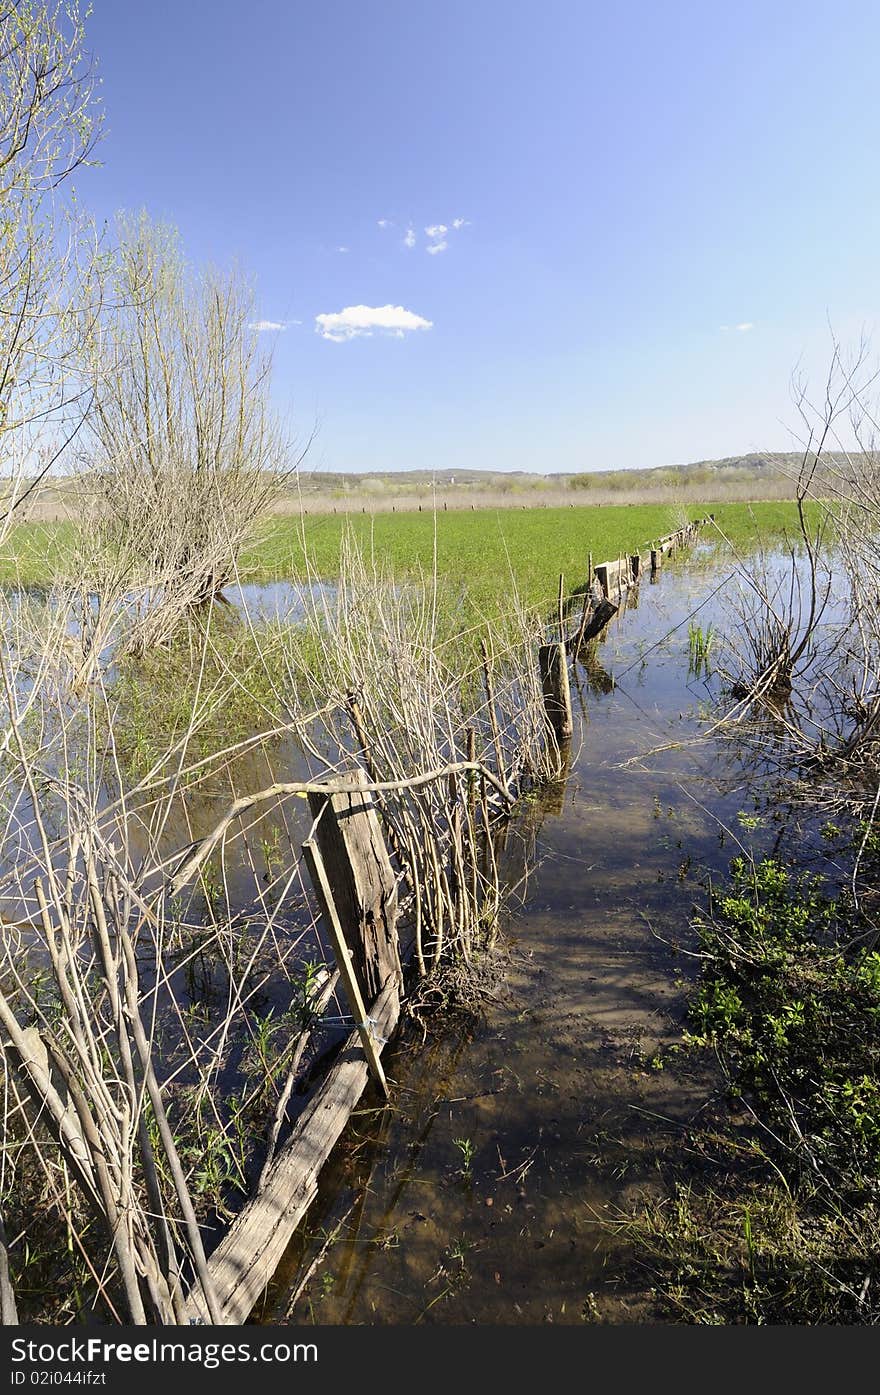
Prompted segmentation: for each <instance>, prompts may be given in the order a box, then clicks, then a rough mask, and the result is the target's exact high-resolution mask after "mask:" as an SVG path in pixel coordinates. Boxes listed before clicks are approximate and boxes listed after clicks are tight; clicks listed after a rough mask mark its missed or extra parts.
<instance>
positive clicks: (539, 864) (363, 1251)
mask: <svg viewBox="0 0 880 1395" xmlns="http://www.w3.org/2000/svg"><path fill="white" fill-rule="evenodd" d="M728 572H731V576H730V579H729V580H727V579H726V575H727V573H728ZM736 585H737V583H736V581H735V579H734V578H733V576H732V569H731V568H730V565H729V564H728V563H725V562H724V561H723V560H721V559H714V558H713V557H711V556H709V555H703V556H700V555H699V554H698V555H697V556H696V557H695V558H694V560H693V562H692V564H690V565H688V566H686V567H685V566H682V567H681V568H677V567H676V568H672V567H668V568H667V569H666V570H665V571H664V572H663V573H662V574H661V576H660V577H659V578H658V582H657V584H654V585H649V584H648V582H647V579H646V580H645V581H644V582H643V584H642V586H641V590H640V593H639V594H638V595H637V596H636V597H634V598H633V601H632V603H631V604H630V605H629V607H628V608H627V609H626V610H625V611H622V612H621V613H620V614H619V615H618V617H617V618H616V619H615V621H614V622H613V624H612V627H611V629H610V631H609V633H608V635H607V637H606V638H605V639H604V640H603V641H602V642H601V644H600V646H599V648H598V651H597V654H596V656H595V661H594V662H592V663H591V665H590V668H589V669H585V668H583V667H581V666H578V669H577V673H576V679H577V682H576V688H575V700H576V709H577V712H576V732H575V743H574V750H573V756H572V762H571V770H570V774H569V776H568V778H567V780H566V781H565V783H564V785H561V786H560V787H559V788H558V789H556V790H555V791H552V792H550V794H549V795H548V796H547V797H545V798H543V799H542V800H541V801H540V802H537V801H536V802H531V803H529V802H527V803H526V805H525V807H524V808H523V810H522V811H521V813H520V815H519V817H518V819H517V821H516V823H515V825H514V826H513V827H512V828H511V830H510V832H509V834H508V839H507V848H506V857H507V861H508V865H509V867H510V869H511V876H512V877H518V876H519V875H520V874H521V872H522V869H523V867H529V868H530V871H529V875H528V877H527V879H526V880H525V881H524V882H523V883H522V884H521V886H520V887H519V890H518V892H517V894H516V895H515V897H514V898H513V903H512V907H511V909H510V911H509V913H508V915H507V917H506V920H505V924H504V927H503V936H502V943H501V944H500V946H499V952H498V964H497V969H498V982H497V985H496V988H495V992H494V994H493V995H492V996H491V997H490V998H488V999H487V1000H485V1001H484V1003H483V1004H482V1007H481V1008H480V1010H479V1011H478V1012H475V1013H459V1014H457V1015H455V1016H453V1017H452V1018H450V1017H449V1016H443V1015H438V1016H436V1017H433V1018H429V1019H428V1020H427V1023H426V1026H427V1038H426V1039H425V1040H423V1033H422V1030H421V1029H420V1027H419V1026H418V1025H417V1024H415V1023H412V1024H410V1025H409V1026H408V1027H407V1028H406V1029H405V1030H404V1031H403V1032H402V1034H401V1035H400V1037H399V1039H398V1040H397V1041H396V1042H395V1043H394V1044H393V1045H392V1046H391V1047H389V1048H388V1050H387V1051H386V1055H385V1058H384V1059H385V1064H386V1071H387V1074H388V1076H389V1079H390V1080H391V1081H392V1082H393V1085H392V1103H391V1104H390V1105H389V1106H388V1107H385V1108H383V1107H380V1104H379V1102H378V1100H377V1099H376V1098H374V1097H371V1096H370V1095H369V1094H368V1095H366V1096H365V1097H364V1099H363V1100H362V1102H361V1106H360V1109H359V1110H358V1112H357V1113H356V1115H355V1117H354V1119H353V1121H352V1123H351V1125H350V1127H349V1128H348V1130H347V1131H346V1133H345V1134H344V1136H343V1139H342V1140H341V1142H340V1145H339V1146H338V1147H337V1149H336V1151H335V1153H334V1154H333V1156H332V1158H331V1160H330V1162H329V1164H328V1165H327V1167H326V1168H325V1170H324V1173H323V1175H322V1179H321V1187H320V1192H319V1195H318V1198H317V1200H316V1202H315V1204H314V1205H313V1207H312V1210H311V1213H310V1215H309V1217H308V1219H307V1222H306V1225H305V1227H304V1228H303V1231H302V1233H301V1234H300V1235H298V1236H297V1237H295V1239H294V1241H293V1242H292V1244H291V1247H290V1251H289V1253H288V1255H287V1257H286V1259H285V1262H284V1264H283V1265H282V1267H281V1270H280V1271H279V1274H278V1275H277V1276H276V1282H275V1284H274V1286H273V1288H272V1291H271V1292H270V1294H269V1295H268V1297H267V1301H266V1303H265V1305H264V1308H263V1310H262V1312H261V1313H260V1312H258V1313H257V1314H255V1315H254V1316H255V1320H257V1321H263V1322H268V1323H272V1322H284V1321H292V1322H298V1323H303V1322H304V1323H308V1322H316V1323H397V1324H414V1323H544V1322H555V1323H580V1322H583V1321H585V1320H586V1321H595V1320H604V1321H612V1322H621V1321H622V1322H627V1321H635V1320H639V1319H642V1318H650V1297H649V1280H648V1279H647V1278H646V1277H645V1276H644V1275H643V1274H640V1272H639V1270H638V1268H637V1267H636V1266H634V1264H633V1261H632V1255H631V1254H630V1253H629V1251H628V1249H627V1245H626V1242H625V1238H624V1237H623V1236H622V1235H621V1234H620V1233H619V1232H618V1231H616V1230H615V1228H614V1226H613V1222H614V1220H615V1218H618V1217H620V1216H621V1215H623V1214H625V1213H626V1212H627V1211H629V1210H631V1209H632V1208H633V1207H634V1206H636V1205H638V1203H639V1201H640V1200H641V1199H643V1198H645V1197H646V1196H649V1195H658V1194H662V1193H663V1190H664V1155H665V1153H666V1152H667V1151H668V1150H669V1149H670V1148H671V1147H673V1146H675V1144H676V1142H677V1141H678V1139H679V1138H680V1135H681V1126H682V1125H683V1124H685V1123H687V1121H689V1120H690V1119H692V1118H694V1117H695V1116H696V1115H697V1114H698V1112H699V1110H700V1109H701V1108H702V1107H703V1105H704V1103H705V1101H706V1100H707V1097H708V1096H709V1094H710V1092H711V1091H712V1089H713V1088H714V1086H715V1084H716V1083H717V1082H715V1081H713V1080H712V1079H711V1077H709V1076H701V1075H700V1074H699V1073H694V1072H693V1071H691V1072H690V1073H686V1072H685V1071H684V1070H681V1069H679V1070H675V1069H668V1068H665V1069H658V1068H657V1065H656V1061H655V1056H656V1053H657V1052H658V1050H659V1049H660V1048H662V1047H663V1046H664V1045H668V1044H670V1043H672V1042H673V1041H674V1040H675V1039H676V1037H677V1035H678V1034H679V1031H680V1025H681V1020H682V1013H683V1006H684V999H685V994H686V989H687V985H688V982H689V980H690V979H691V978H692V976H693V975H694V973H695V971H696V965H697V961H696V960H695V959H694V958H693V957H691V955H690V953H689V951H692V950H693V948H694V936H693V933H692V931H691V930H690V928H689V920H690V917H691V914H692V911H693V909H694V908H695V907H696V908H699V907H701V906H703V905H704V904H705V894H706V893H705V887H706V882H707V879H708V878H709V876H712V877H714V878H716V879H717V877H718V876H720V875H723V874H724V872H725V871H726V869H727V867H728V865H729V862H730V859H731V858H732V857H733V856H735V855H736V854H737V853H738V852H739V851H741V850H742V848H747V849H748V850H750V851H752V852H754V853H755V854H761V853H768V852H771V853H772V852H779V851H783V852H784V851H785V849H786V848H787V847H790V846H793V845H795V844H796V845H797V847H798V850H799V853H800V856H801V859H802V861H806V862H810V861H815V862H816V863H817V865H825V863H827V859H828V856H829V854H828V850H827V846H826V845H824V844H823V842H822V840H821V838H819V837H818V836H817V833H816V830H814V829H813V828H812V827H810V825H809V823H808V822H804V821H803V819H802V816H800V815H799V814H798V813H797V812H796V811H795V812H793V811H792V810H791V809H790V808H788V807H787V806H786V805H785V804H784V802H782V801H781V800H780V799H779V798H778V797H777V791H776V790H775V789H774V786H773V783H772V780H771V779H770V778H769V777H768V776H767V774H766V773H765V772H760V773H756V771H757V767H756V766H755V764H754V763H752V762H751V761H750V759H749V748H748V746H747V745H744V744H743V743H742V742H732V741H731V740H730V739H729V737H727V736H721V735H719V734H708V730H709V727H710V726H711V723H712V722H713V721H714V719H715V718H716V717H717V716H718V715H719V712H720V710H721V709H720V706H719V702H720V697H721V684H720V680H719V679H718V677H717V675H716V674H714V673H713V672H712V662H713V656H712V651H711V648H710V652H709V666H708V671H707V670H706V669H705V668H704V667H701V672H699V673H696V672H695V671H694V664H693V661H692V657H691V655H690V652H689V643H688V628H689V625H690V624H691V623H698V624H699V625H700V626H701V628H702V630H703V632H704V633H705V632H706V631H707V629H708V627H709V626H710V625H712V626H715V627H716V629H720V628H723V626H724V624H725V623H727V622H726V620H725V605H726V604H727V603H729V600H730V593H731V591H732V590H733V589H734V588H735V587H736ZM695 612H696V615H695ZM612 679H613V683H612V681H611V680H612ZM313 1262H314V1271H313V1274H312V1277H311V1279H310V1280H309V1281H308V1282H307V1283H306V1284H305V1286H304V1287H301V1285H300V1284H299V1283H298V1280H299V1277H300V1276H301V1274H302V1272H303V1265H304V1264H305V1267H306V1268H307V1267H308V1266H309V1265H310V1264H312V1263H313ZM300 1287H301V1291H298V1289H300Z"/></svg>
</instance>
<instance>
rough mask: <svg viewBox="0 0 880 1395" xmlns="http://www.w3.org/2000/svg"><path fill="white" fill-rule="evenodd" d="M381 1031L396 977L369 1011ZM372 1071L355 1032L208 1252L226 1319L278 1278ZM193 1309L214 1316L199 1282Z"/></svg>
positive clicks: (192, 1313)
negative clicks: (253, 1191)
mask: <svg viewBox="0 0 880 1395" xmlns="http://www.w3.org/2000/svg"><path fill="white" fill-rule="evenodd" d="M370 1016H371V1018H372V1020H373V1023H374V1027H375V1033H376V1037H377V1038H380V1039H384V1038H388V1037H389V1036H390V1035H391V1033H392V1032H393V1031H394V1028H395V1027H396V1025H397V1020H398V1017H399V1016H400V993H399V990H398V984H397V980H396V979H392V980H391V981H390V982H389V983H388V984H387V985H386V987H385V989H384V991H383V992H382V993H381V994H380V995H379V997H378V999H377V1000H376V1002H375V1003H374V1004H373V1007H372V1009H371V1011H370ZM368 1077H369V1068H368V1066H367V1061H366V1057H365V1056H364V1053H363V1050H362V1048H361V1044H360V1038H359V1037H358V1034H357V1032H353V1033H352V1035H351V1036H350V1037H349V1039H348V1041H347V1042H346V1043H345V1046H344V1047H343V1050H342V1053H341V1055H340V1056H339V1057H338V1059H337V1060H336V1062H335V1064H334V1065H333V1066H332V1068H331V1070H330V1071H329V1073H328V1075H327V1078H326V1079H325V1081H324V1082H323V1084H322V1085H321V1086H320V1087H319V1089H318V1090H317V1092H316V1094H315V1096H314V1098H313V1099H311V1100H310V1101H309V1103H308V1104H307V1105H306V1107H305V1109H304V1110H303V1112H302V1114H301V1115H300V1116H299V1118H298V1119H297V1121H296V1123H295V1125H294V1127H293V1132H292V1133H291V1135H290V1138H289V1139H288V1141H287V1143H286V1144H285V1146H284V1147H283V1148H282V1150H281V1152H280V1153H279V1154H278V1158H277V1159H276V1161H275V1163H274V1165H273V1167H272V1170H271V1171H270V1173H269V1175H268V1177H267V1178H266V1183H265V1185H264V1187H263V1189H262V1191H261V1192H259V1193H258V1195H257V1196H255V1197H254V1198H253V1199H252V1200H251V1201H249V1202H248V1203H247V1205H246V1206H245V1208H244V1210H243V1211H241V1212H240V1214H239V1215H238V1216H237V1217H236V1218H235V1220H234V1221H233V1223H232V1225H231V1226H230V1228H229V1230H228V1231H227V1233H226V1235H225V1236H224V1237H223V1239H222V1240H221V1241H220V1244H219V1245H218V1246H217V1248H216V1250H214V1252H213V1254H212V1255H210V1256H209V1258H208V1270H209V1273H210V1275H211V1280H212V1282H213V1285H214V1292H215V1294H216V1297H217V1304H218V1307H219V1308H220V1311H221V1313H222V1314H223V1322H224V1323H228V1324H231V1325H237V1324H240V1323H243V1322H245V1321H246V1320H247V1318H248V1316H249V1314H250V1312H251V1310H252V1309H253V1308H254V1306H255V1305H256V1303H257V1302H258V1300H259V1298H260V1295H261V1294H262V1293H263V1292H264V1290H265V1288H266V1286H267V1284H268V1283H269V1282H270V1280H271V1279H272V1276H273V1275H274V1273H275V1271H276V1269H277V1268H278V1265H279V1263H280V1261H281V1258H282V1256H283V1254H284V1251H285V1250H286V1248H287V1246H288V1244H289V1243H290V1238H291V1236H292V1235H293V1232H294V1231H295V1230H296V1228H297V1226H298V1225H299V1223H300V1221H301V1220H302V1218H303V1216H304V1215H305V1214H306V1212H307V1210H308V1209H309V1206H310V1205H311V1203H312V1200H313V1199H314V1196H315V1191H316V1188H317V1183H318V1174H319V1173H320V1171H321V1168H322V1167H323V1166H324V1163H325V1162H326V1161H327V1158H328V1157H329V1156H330V1153H331V1152H332V1150H333V1148H334V1146H335V1144H336V1143H337V1141H338V1139H339V1137H340V1135H341V1134H342V1131H343V1129H344V1128H345V1126H346V1124H347V1123H348V1121H349V1119H350V1118H351V1114H352V1111H353V1110H354V1108H355V1105H356V1104H357V1102H358V1100H359V1099H360V1097H361V1095H362V1094H363V1092H364V1089H365V1087H366V1084H367V1080H368ZM186 1316H187V1318H188V1319H189V1321H191V1322H193V1321H194V1322H199V1321H201V1322H209V1317H208V1312H207V1309H206V1307H205V1301H204V1296H203V1294H202V1292H201V1290H200V1289H198V1288H197V1289H195V1290H194V1291H193V1292H191V1293H190V1295H189V1297H188V1298H187V1301H186Z"/></svg>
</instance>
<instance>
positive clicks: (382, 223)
mask: <svg viewBox="0 0 880 1395" xmlns="http://www.w3.org/2000/svg"><path fill="white" fill-rule="evenodd" d="M376 226H377V227H379V228H393V227H394V224H393V222H392V221H391V219H390V218H380V219H379V220H378V222H377V224H376Z"/></svg>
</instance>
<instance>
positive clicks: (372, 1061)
mask: <svg viewBox="0 0 880 1395" xmlns="http://www.w3.org/2000/svg"><path fill="white" fill-rule="evenodd" d="M302 850H303V855H304V856H305V859H306V864H307V866H308V869H309V875H310V876H311V878H312V883H313V885H314V888H315V891H316V893H317V896H318V900H319V902H320V903H321V910H322V911H323V914H324V919H325V921H326V923H327V929H328V931H329V934H330V941H331V943H332V945H333V952H334V954H335V955H336V962H337V964H338V965H339V976H340V978H341V979H342V983H343V986H344V988H345V993H346V997H347V998H348V1002H349V1006H350V1007H351V1011H352V1015H353V1016H354V1021H355V1027H356V1028H357V1034H358V1036H359V1037H360V1040H361V1045H362V1046H363V1048H364V1055H365V1056H366V1058H367V1062H368V1064H369V1067H370V1074H371V1075H372V1077H373V1079H374V1080H375V1082H376V1084H377V1085H378V1086H379V1089H380V1090H381V1091H382V1094H383V1095H384V1096H385V1098H386V1099H387V1098H388V1082H387V1080H386V1079H385V1071H384V1070H383V1069H382V1061H381V1059H380V1056H379V1051H378V1049H377V1043H376V1038H375V1037H374V1035H373V1027H372V1023H371V1022H370V1021H369V1019H368V1017H367V1009H366V1006H365V1004H364V1000H363V996H362V994H361V990H360V985H359V984H358V981H357V977H356V975H355V972H354V965H353V964H352V962H351V955H350V954H349V950H348V945H347V944H346V942H345V935H344V934H343V933H342V925H341V923H340V920H339V914H338V912H337V910H336V902H335V901H334V900H333V892H332V890H331V887H330V882H329V880H328V878H327V869H326V867H325V866H324V859H323V858H322V857H321V850H320V848H319V847H318V844H317V843H316V842H315V841H314V840H313V839H311V838H309V839H307V840H306V842H305V843H303V845H302Z"/></svg>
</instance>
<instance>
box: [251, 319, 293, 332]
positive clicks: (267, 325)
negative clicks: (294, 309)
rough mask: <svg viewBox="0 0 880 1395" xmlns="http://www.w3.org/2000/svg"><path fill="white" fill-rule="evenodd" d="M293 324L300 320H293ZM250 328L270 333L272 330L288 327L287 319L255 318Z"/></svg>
mask: <svg viewBox="0 0 880 1395" xmlns="http://www.w3.org/2000/svg"><path fill="white" fill-rule="evenodd" d="M292 323H293V324H295V325H296V324H299V320H293V321H292ZM249 328H250V329H255V330H256V331H257V334H268V333H269V332H270V331H272V330H278V329H287V320H255V321H254V323H253V324H252V325H250V326H249Z"/></svg>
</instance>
